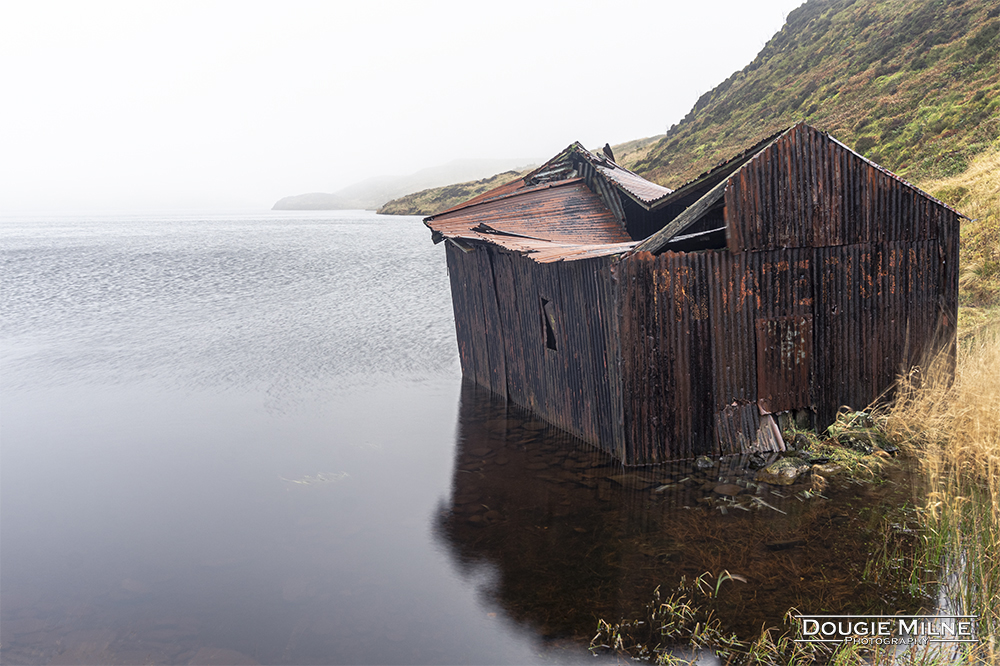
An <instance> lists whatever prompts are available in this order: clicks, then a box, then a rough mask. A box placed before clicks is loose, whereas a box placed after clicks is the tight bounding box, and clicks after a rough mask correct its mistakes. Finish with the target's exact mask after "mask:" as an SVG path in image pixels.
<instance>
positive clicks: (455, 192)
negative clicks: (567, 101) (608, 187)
mask: <svg viewBox="0 0 1000 666" xmlns="http://www.w3.org/2000/svg"><path fill="white" fill-rule="evenodd" d="M661 138H662V136H656V137H649V138H646V139H634V140H632V141H627V142H625V143H621V144H618V145H615V146H612V147H611V149H612V151H613V152H614V154H615V157H616V158H617V159H618V162H619V163H620V164H626V163H628V162H629V161H636V160H638V159H640V158H642V157H644V156H645V155H646V153H647V151H648V150H649V149H650V148H651V147H652V146H653V145H654V144H655V143H656V142H657V141H658V140H659V139H661ZM596 152H598V153H599V152H601V151H600V148H598V149H597V151H596ZM542 161H543V160H539V162H542ZM530 171H531V169H521V170H516V169H515V170H511V171H507V172H504V173H498V174H496V175H495V176H491V177H489V178H483V179H481V180H473V181H468V182H462V183H455V184H453V185H446V186H444V187H434V188H430V189H426V190H422V191H420V192H414V193H412V194H407V195H405V196H402V197H399V198H397V199H393V200H392V201H390V202H388V203H387V204H385V205H384V206H382V207H381V208H379V209H378V212H379V213H382V214H384V215H433V214H434V213H437V212H440V211H442V210H447V209H449V208H451V207H452V206H456V205H458V204H460V203H462V202H463V201H466V200H468V199H471V198H472V197H475V196H478V195H480V194H482V193H483V192H488V191H489V190H492V189H493V188H494V187H499V186H500V185H503V184H505V183H509V182H510V181H512V180H514V179H516V178H520V177H522V176H524V175H526V174H527V173H529V172H530Z"/></svg>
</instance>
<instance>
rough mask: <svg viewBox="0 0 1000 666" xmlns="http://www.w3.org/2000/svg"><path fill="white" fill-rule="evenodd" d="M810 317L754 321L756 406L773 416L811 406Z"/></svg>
mask: <svg viewBox="0 0 1000 666" xmlns="http://www.w3.org/2000/svg"><path fill="white" fill-rule="evenodd" d="M812 338H813V336H812V315H791V316H787V317H774V318H770V319H765V318H761V319H758V320H757V406H758V407H759V408H760V410H761V411H762V412H765V413H768V414H777V413H778V412H786V411H789V410H792V409H805V408H808V407H810V406H811V404H812V401H811V399H810V396H809V388H810V385H811V379H812V372H811V369H812V366H811V363H812V356H813V339H812Z"/></svg>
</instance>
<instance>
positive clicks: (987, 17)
mask: <svg viewBox="0 0 1000 666" xmlns="http://www.w3.org/2000/svg"><path fill="white" fill-rule="evenodd" d="M998 34H1000V0H988V1H983V0H954V1H952V2H943V1H942V0H809V2H807V3H805V4H804V5H802V6H801V7H799V8H798V9H796V10H794V11H793V12H791V13H790V14H789V15H788V18H787V20H786V23H785V25H784V26H783V27H782V29H781V30H780V31H779V32H778V33H777V34H776V35H775V36H774V37H773V38H771V40H770V41H769V42H768V43H767V44H766V45H765V47H764V48H763V50H761V52H760V53H759V54H758V55H757V57H756V58H755V59H754V60H753V62H751V63H750V64H749V65H747V66H746V67H744V68H743V69H742V70H741V71H739V72H736V73H735V74H733V75H732V76H730V77H729V78H728V79H726V80H725V81H723V82H722V83H721V84H720V85H718V86H716V87H715V89H713V90H711V91H710V92H708V93H706V94H705V95H703V96H702V97H701V99H699V100H698V102H697V103H696V104H695V106H694V108H693V109H692V110H691V111H690V113H688V115H687V116H685V117H684V119H682V120H681V121H680V122H679V123H677V124H676V125H674V126H673V127H671V128H670V130H669V131H668V132H667V134H666V136H664V137H663V138H662V139H661V140H660V141H659V142H658V143H657V144H656V145H655V146H654V147H653V148H652V149H650V151H649V152H648V153H647V155H646V156H645V157H644V158H643V159H641V160H639V161H637V162H636V163H635V164H633V165H632V166H631V168H633V169H634V170H635V171H637V172H638V173H640V174H642V175H643V176H645V177H646V178H649V179H650V180H654V181H656V182H659V183H661V184H663V185H666V186H668V187H676V186H677V185H678V184H680V183H683V182H685V181H687V180H689V179H690V178H693V177H694V176H696V175H697V174H699V173H701V172H703V171H705V170H706V169H708V168H710V167H711V166H713V165H714V164H716V163H718V162H719V161H721V160H724V159H726V158H728V157H730V156H732V155H734V154H736V153H738V152H739V151H740V150H742V149H743V148H745V147H747V146H749V145H752V144H753V143H754V142H756V141H757V140H758V139H760V138H762V137H765V136H767V135H768V134H770V133H772V132H774V131H776V130H778V129H781V128H783V127H787V126H789V125H791V124H793V123H795V122H797V121H799V120H805V121H807V122H808V123H810V124H811V125H813V126H814V127H817V128H820V129H823V130H826V131H828V132H830V133H831V134H833V135H834V136H835V137H837V138H838V139H840V140H841V141H843V142H844V143H846V144H847V145H849V146H851V147H853V148H855V149H856V150H858V151H859V152H861V153H862V154H864V155H866V156H867V157H870V158H871V159H873V160H875V161H876V162H878V163H880V164H882V165H883V166H886V167H888V168H889V169H892V170H894V171H896V172H897V173H899V174H900V175H902V176H903V177H906V178H909V179H913V180H919V179H925V178H930V177H945V176H949V175H954V174H957V173H959V172H961V171H963V170H964V169H965V168H966V167H967V165H968V163H969V160H970V158H971V157H973V156H974V155H976V154H978V153H980V152H982V151H983V150H985V149H986V148H987V146H988V145H989V143H990V142H991V141H992V140H993V139H995V138H996V137H997V135H998V134H1000V38H998Z"/></svg>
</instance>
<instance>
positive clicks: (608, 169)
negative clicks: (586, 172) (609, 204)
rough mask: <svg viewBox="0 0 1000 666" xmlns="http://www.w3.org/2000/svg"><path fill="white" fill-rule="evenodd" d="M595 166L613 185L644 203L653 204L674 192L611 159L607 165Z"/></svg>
mask: <svg viewBox="0 0 1000 666" xmlns="http://www.w3.org/2000/svg"><path fill="white" fill-rule="evenodd" d="M594 167H595V168H596V169H597V170H598V171H599V172H600V173H601V175H602V176H604V177H605V178H607V179H608V180H609V181H611V184H612V185H615V186H616V187H618V189H620V190H624V191H625V192H626V193H628V194H630V195H631V196H632V198H633V199H637V200H638V201H640V202H641V203H644V204H653V203H655V202H656V201H658V200H660V199H662V198H664V197H666V196H668V195H669V194H671V193H672V192H673V190H671V189H670V188H668V187H663V186H662V185H657V184H656V183H652V182H650V181H648V180H646V179H645V178H643V177H642V176H640V175H638V174H636V173H632V172H631V171H629V170H628V169H626V168H625V167H622V166H619V165H617V164H615V163H614V162H611V161H608V162H607V165H604V164H594Z"/></svg>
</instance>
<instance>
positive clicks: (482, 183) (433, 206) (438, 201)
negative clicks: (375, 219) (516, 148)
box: [378, 169, 530, 215]
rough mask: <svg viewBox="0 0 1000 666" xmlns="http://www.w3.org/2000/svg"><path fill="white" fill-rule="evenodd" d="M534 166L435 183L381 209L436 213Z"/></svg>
mask: <svg viewBox="0 0 1000 666" xmlns="http://www.w3.org/2000/svg"><path fill="white" fill-rule="evenodd" d="M529 171H530V170H529V169H526V170H522V171H504V172H503V173H498V174H497V175H495V176H491V177H489V178H483V179H482V180H472V181H468V182H465V183H456V184H454V185H445V186H444V187H434V188H430V189H426V190H421V191H420V192H414V193H413V194H407V195H405V196H402V197H399V198H397V199H393V200H392V201H390V202H388V203H386V204H385V205H383V206H382V207H381V208H379V209H378V212H379V214H380V215H432V214H434V213H437V212H439V211H442V210H447V209H449V208H451V207H452V206H456V205H458V204H460V203H462V202H463V201H467V200H469V199H471V198H472V197H475V196H479V195H480V194H482V193H483V192H488V191H489V190H492V189H493V188H494V187H499V186H501V185H503V184H505V183H509V182H510V181H512V180H514V179H515V178H520V177H521V176H523V175H525V174H526V173H528V172H529Z"/></svg>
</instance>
